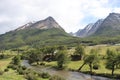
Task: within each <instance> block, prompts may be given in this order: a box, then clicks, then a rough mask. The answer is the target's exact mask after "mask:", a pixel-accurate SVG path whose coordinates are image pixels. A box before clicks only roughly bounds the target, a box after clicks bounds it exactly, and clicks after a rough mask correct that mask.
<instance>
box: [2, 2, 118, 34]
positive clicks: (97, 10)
mask: <svg viewBox="0 0 120 80" xmlns="http://www.w3.org/2000/svg"><path fill="white" fill-rule="evenodd" d="M111 2H112V3H111ZM110 3H111V4H110ZM119 3H120V1H118V0H114V1H113V0H1V1H0V12H1V13H0V28H1V29H0V33H4V32H6V31H9V30H13V29H15V28H17V27H19V26H21V25H23V24H25V23H27V22H29V21H38V20H41V19H44V18H46V17H48V16H53V18H55V20H56V21H57V22H58V23H59V24H60V25H61V26H62V27H63V28H64V29H65V30H66V31H67V32H71V31H72V32H75V31H77V30H78V29H80V28H83V27H85V25H87V24H88V23H89V21H90V20H94V21H95V20H96V21H97V19H99V18H105V17H106V16H107V15H108V14H109V13H110V12H118V13H119V11H120V6H119V5H118V4H119ZM87 17H88V19H87ZM91 18H93V19H91ZM90 22H92V21H90Z"/></svg>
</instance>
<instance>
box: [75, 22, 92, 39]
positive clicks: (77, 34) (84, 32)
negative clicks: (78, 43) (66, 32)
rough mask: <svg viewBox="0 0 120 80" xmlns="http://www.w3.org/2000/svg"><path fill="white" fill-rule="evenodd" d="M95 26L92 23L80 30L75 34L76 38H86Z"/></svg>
mask: <svg viewBox="0 0 120 80" xmlns="http://www.w3.org/2000/svg"><path fill="white" fill-rule="evenodd" d="M92 26H93V23H90V24H88V25H87V26H86V27H85V28H84V29H82V30H81V29H80V30H78V31H77V32H76V33H75V34H76V36H79V37H86V36H87V35H88V32H89V31H90V30H91V28H92Z"/></svg>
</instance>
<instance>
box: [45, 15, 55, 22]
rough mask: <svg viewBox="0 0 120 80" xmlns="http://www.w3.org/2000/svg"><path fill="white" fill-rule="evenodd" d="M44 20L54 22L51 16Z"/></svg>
mask: <svg viewBox="0 0 120 80" xmlns="http://www.w3.org/2000/svg"><path fill="white" fill-rule="evenodd" d="M45 20H50V21H55V20H54V18H53V17H52V16H48V17H47V18H46V19H45Z"/></svg>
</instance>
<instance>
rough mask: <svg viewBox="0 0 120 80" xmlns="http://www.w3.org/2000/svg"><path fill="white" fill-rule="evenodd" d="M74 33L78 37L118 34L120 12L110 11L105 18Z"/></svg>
mask: <svg viewBox="0 0 120 80" xmlns="http://www.w3.org/2000/svg"><path fill="white" fill-rule="evenodd" d="M74 35H76V36H78V37H90V36H106V37H115V36H118V35H120V14H118V13H110V14H109V15H108V16H107V17H106V18H105V19H100V20H98V21H97V22H96V23H90V24H88V25H87V26H86V27H85V28H84V29H82V30H78V31H77V32H76V33H75V34H74Z"/></svg>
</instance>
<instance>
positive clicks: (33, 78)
mask: <svg viewBox="0 0 120 80" xmlns="http://www.w3.org/2000/svg"><path fill="white" fill-rule="evenodd" d="M25 78H26V79H27V80H38V79H37V76H35V75H34V74H32V73H29V74H26V75H25Z"/></svg>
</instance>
